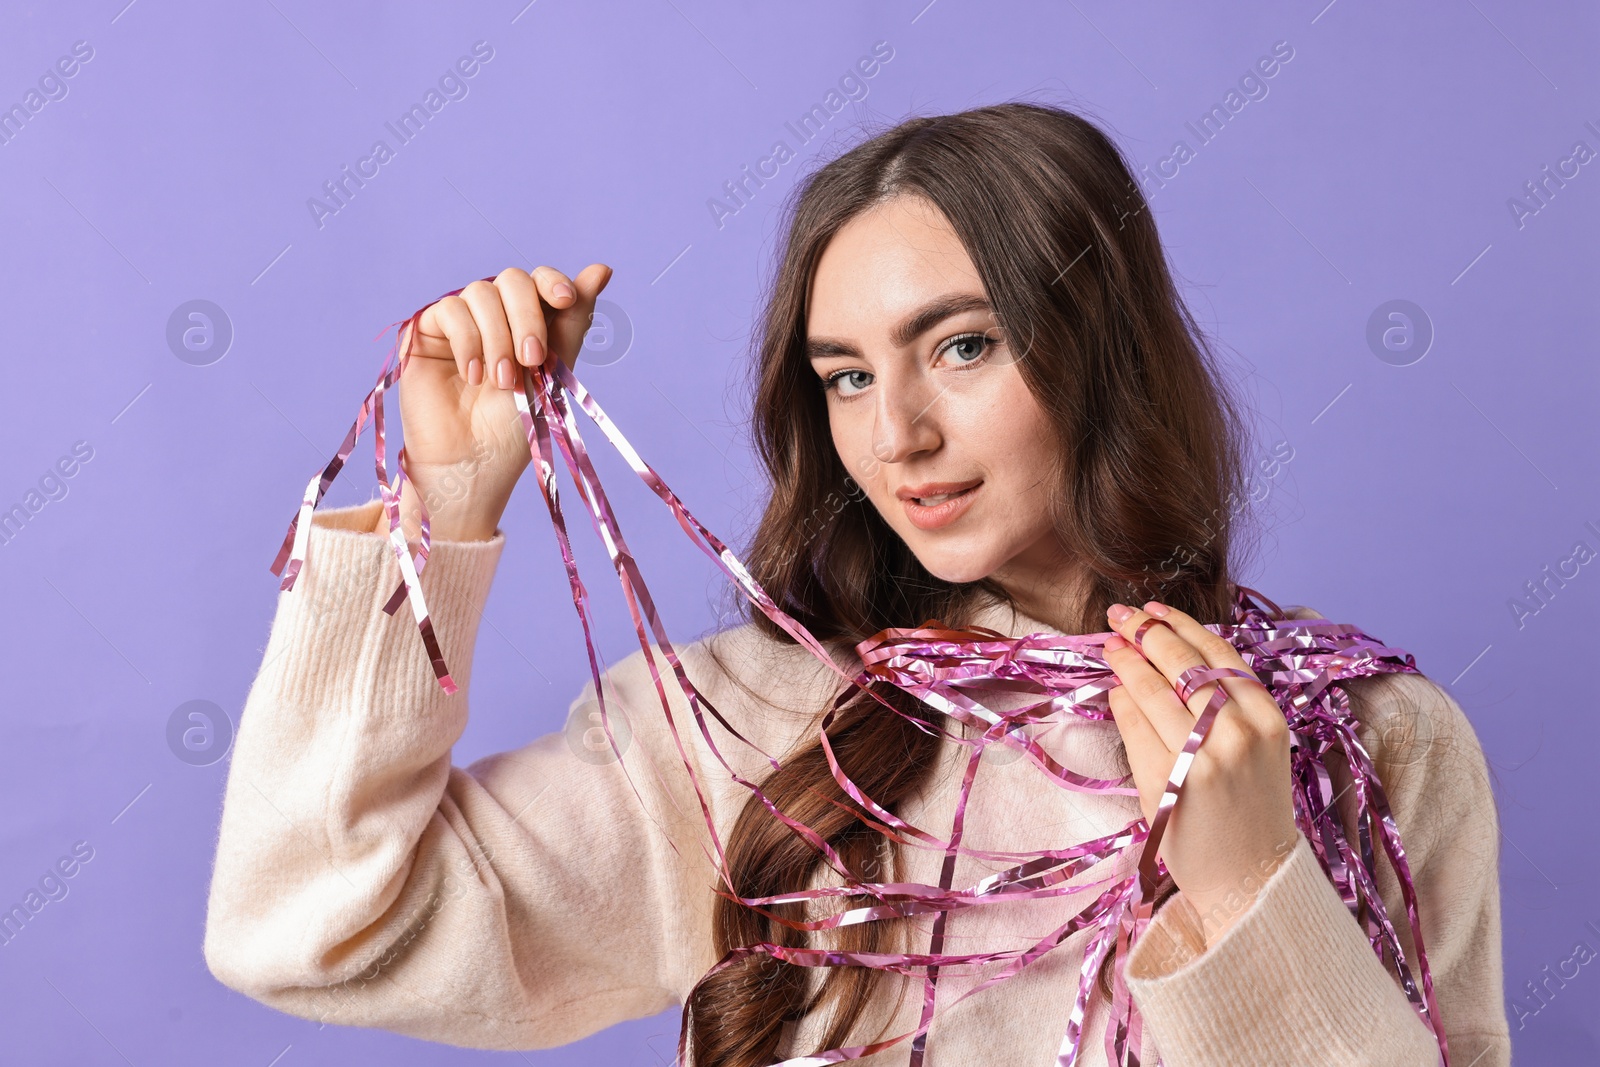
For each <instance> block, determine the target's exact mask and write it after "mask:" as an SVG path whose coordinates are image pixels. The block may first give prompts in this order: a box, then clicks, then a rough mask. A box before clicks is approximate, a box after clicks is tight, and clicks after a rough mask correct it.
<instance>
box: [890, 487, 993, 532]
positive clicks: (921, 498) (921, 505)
mask: <svg viewBox="0 0 1600 1067" xmlns="http://www.w3.org/2000/svg"><path fill="white" fill-rule="evenodd" d="M982 485H983V480H982V479H981V478H979V479H975V480H973V481H969V482H927V483H925V484H923V485H908V486H905V487H903V488H901V489H898V490H896V491H895V496H897V497H899V498H900V501H901V505H902V506H903V507H904V508H905V509H906V517H907V518H908V519H910V520H911V524H912V525H913V526H915V527H916V528H917V529H919V530H937V529H939V528H940V527H943V526H948V525H950V524H951V523H953V522H955V521H956V520H957V519H958V518H960V517H961V516H962V515H963V514H965V513H966V510H967V509H968V508H970V507H971V506H972V500H973V498H974V497H975V496H977V495H978V491H979V489H980V488H981V487H982Z"/></svg>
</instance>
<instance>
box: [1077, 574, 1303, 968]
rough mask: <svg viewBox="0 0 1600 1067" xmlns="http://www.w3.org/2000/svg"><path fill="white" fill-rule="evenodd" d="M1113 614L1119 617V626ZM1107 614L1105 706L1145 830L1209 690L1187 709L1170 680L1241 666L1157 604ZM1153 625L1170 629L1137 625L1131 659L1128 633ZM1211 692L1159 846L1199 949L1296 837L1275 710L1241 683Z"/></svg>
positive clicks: (1224, 646)
mask: <svg viewBox="0 0 1600 1067" xmlns="http://www.w3.org/2000/svg"><path fill="white" fill-rule="evenodd" d="M1120 612H1126V614H1124V615H1123V617H1121V618H1118V617H1117V615H1118V614H1119V613H1120ZM1106 615H1107V618H1108V619H1110V621H1111V628H1112V629H1113V630H1114V631H1115V632H1116V634H1118V635H1120V638H1119V637H1118V636H1112V637H1109V638H1107V639H1106V653H1105V658H1106V662H1107V663H1108V664H1110V666H1111V669H1112V670H1113V671H1115V672H1116V675H1117V678H1118V679H1119V680H1121V682H1122V684H1121V685H1120V686H1117V687H1116V688H1115V689H1112V690H1111V691H1110V693H1108V694H1107V699H1108V700H1109V701H1110V704H1111V713H1112V715H1113V716H1114V717H1115V719H1116V723H1117V729H1118V730H1119V731H1120V732H1121V734H1122V742H1123V745H1124V747H1125V748H1126V749H1127V753H1128V763H1129V766H1130V767H1131V768H1132V770H1133V778H1134V784H1135V785H1136V786H1137V787H1138V789H1139V804H1140V807H1141V808H1142V809H1143V812H1144V817H1145V821H1146V822H1150V821H1151V820H1153V819H1154V818H1155V814H1156V809H1157V807H1158V805H1159V804H1160V802H1161V794H1162V793H1163V792H1164V791H1165V790H1166V786H1167V778H1168V777H1169V776H1170V775H1171V774H1172V768H1173V764H1174V763H1175V762H1176V760H1177V757H1178V755H1179V754H1180V753H1181V752H1182V751H1183V746H1184V743H1185V742H1186V741H1187V740H1188V739H1189V733H1190V731H1191V730H1192V729H1193V728H1194V724H1195V721H1196V720H1197V719H1198V718H1199V717H1200V713H1201V712H1202V711H1204V710H1205V707H1206V704H1207V703H1208V702H1209V701H1210V699H1211V695H1212V693H1213V692H1215V690H1216V687H1217V685H1218V683H1217V682H1215V681H1213V682H1207V683H1206V684H1205V685H1203V686H1201V687H1200V688H1198V689H1196V690H1195V691H1194V693H1192V694H1191V695H1190V698H1189V701H1188V706H1187V707H1186V706H1185V705H1184V702H1183V701H1182V700H1180V699H1179V698H1178V692H1177V689H1176V684H1177V680H1178V677H1179V676H1180V675H1182V674H1183V672H1184V671H1186V670H1188V669H1189V668H1191V667H1234V668H1237V669H1239V670H1244V671H1246V672H1248V671H1249V667H1248V666H1247V665H1246V664H1245V662H1244V659H1243V658H1242V657H1241V656H1240V655H1239V652H1238V650H1237V649H1235V648H1234V647H1233V646H1232V645H1231V644H1229V643H1228V642H1227V641H1226V640H1224V639H1223V638H1221V637H1219V636H1218V635H1217V634H1215V633H1213V632H1212V631H1210V630H1207V629H1206V628H1205V627H1204V626H1202V625H1201V624H1200V623H1199V622H1198V621H1196V620H1195V619H1194V618H1192V617H1191V616H1189V615H1185V614H1184V613H1183V612H1181V611H1178V610H1177V609H1176V608H1168V607H1166V606H1165V605H1162V604H1159V603H1157V602H1155V601H1150V602H1149V603H1147V604H1146V605H1145V610H1143V611H1140V610H1136V609H1131V608H1128V607H1127V606H1126V605H1122V604H1113V605H1112V606H1111V609H1110V610H1109V611H1108V612H1107V613H1106ZM1152 617H1156V618H1160V619H1161V620H1162V621H1163V622H1165V623H1167V624H1168V626H1170V629H1169V628H1168V626H1161V625H1153V626H1150V627H1149V628H1148V629H1146V630H1145V632H1144V638H1143V642H1144V645H1143V652H1142V653H1141V651H1140V649H1139V647H1138V646H1136V645H1134V644H1133V636H1134V633H1135V632H1136V631H1137V630H1138V629H1139V626H1140V625H1141V624H1142V623H1143V622H1144V621H1145V620H1146V619H1150V618H1152ZM1221 685H1222V686H1223V688H1224V689H1225V690H1226V691H1227V693H1228V700H1227V702H1226V703H1225V704H1223V705H1222V707H1221V708H1220V709H1218V711H1217V714H1216V718H1215V719H1213V720H1212V723H1211V729H1210V731H1209V732H1208V733H1207V734H1206V738H1205V741H1204V742H1203V743H1202V744H1201V745H1200V748H1199V749H1198V750H1197V751H1196V752H1195V758H1194V763H1193V764H1192V765H1191V766H1190V767H1189V772H1188V775H1187V776H1186V777H1185V778H1184V782H1183V789H1182V792H1181V793H1180V794H1179V797H1178V803H1177V805H1176V806H1175V807H1174V808H1173V810H1172V812H1171V814H1170V815H1169V816H1168V818H1167V825H1166V829H1165V831H1164V833H1163V835H1162V839H1161V844H1160V848H1159V855H1160V857H1161V859H1162V861H1163V862H1164V863H1165V864H1166V866H1167V870H1168V871H1170V872H1171V874H1172V878H1173V881H1175V882H1177V883H1178V888H1179V889H1181V890H1182V891H1183V894H1184V896H1185V897H1186V898H1187V899H1188V901H1189V903H1190V904H1192V905H1194V907H1195V908H1196V909H1197V910H1198V911H1199V913H1200V916H1201V920H1202V922H1203V924H1204V928H1205V933H1206V941H1207V944H1208V945H1209V944H1212V943H1215V941H1216V939H1217V938H1218V937H1219V936H1221V934H1222V932H1223V931H1224V930H1226V929H1227V928H1228V927H1229V926H1230V925H1231V924H1232V923H1233V921H1234V920H1235V919H1237V918H1238V917H1239V916H1240V915H1241V914H1243V913H1244V912H1245V911H1246V910H1248V908H1249V907H1250V905H1251V903H1253V902H1254V901H1255V899H1256V894H1257V893H1258V892H1259V890H1260V888H1261V886H1262V885H1263V884H1265V882H1266V880H1267V878H1269V877H1270V876H1271V874H1272V872H1273V871H1275V870H1277V868H1278V865H1279V864H1281V863H1282V862H1283V860H1284V859H1285V858H1287V856H1288V855H1289V853H1290V852H1291V851H1292V850H1293V848H1294V846H1295V844H1296V834H1297V833H1298V827H1297V826H1296V825H1295V821H1294V799H1293V794H1292V791H1291V782H1290V773H1289V740H1290V738H1289V726H1288V723H1287V722H1286V721H1285V719H1284V716H1283V712H1282V711H1280V710H1279V708H1278V705H1277V702H1276V701H1275V700H1274V699H1273V697H1272V695H1271V694H1270V693H1269V692H1267V690H1266V688H1265V687H1263V686H1262V685H1261V684H1260V683H1258V682H1256V681H1254V680H1253V679H1251V678H1240V677H1234V676H1229V677H1225V678H1224V679H1223V680H1222V682H1221Z"/></svg>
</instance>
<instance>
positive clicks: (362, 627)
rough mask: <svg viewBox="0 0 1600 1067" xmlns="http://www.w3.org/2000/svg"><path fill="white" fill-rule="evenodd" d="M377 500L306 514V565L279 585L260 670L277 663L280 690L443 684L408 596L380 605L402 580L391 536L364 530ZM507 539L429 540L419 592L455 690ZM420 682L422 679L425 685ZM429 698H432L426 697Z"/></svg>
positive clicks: (309, 696) (294, 695)
mask: <svg viewBox="0 0 1600 1067" xmlns="http://www.w3.org/2000/svg"><path fill="white" fill-rule="evenodd" d="M382 506H383V505H382V503H381V502H380V501H371V502H369V503H367V504H363V505H360V506H357V507H350V508H333V509H327V510H319V511H317V512H316V513H315V515H314V516H313V521H312V527H311V535H310V538H309V542H308V544H307V548H306V561H305V566H304V567H302V568H301V571H300V576H299V577H298V578H297V579H296V581H295V585H294V588H293V589H290V590H287V591H285V592H283V593H280V594H279V600H278V612H277V617H276V619H275V620H274V622H273V627H272V639H271V641H270V642H269V644H268V647H267V653H266V661H265V664H264V666H263V672H264V673H265V672H266V671H268V670H275V671H276V673H277V674H278V677H277V678H275V679H274V682H275V686H276V689H277V691H278V693H279V694H280V695H281V696H282V697H284V698H286V699H289V700H295V701H297V702H298V701H300V700H321V699H323V698H325V697H326V696H327V695H328V693H327V690H328V687H329V686H330V685H336V686H346V685H358V684H359V685H378V686H382V687H388V686H401V687H403V688H404V689H407V690H411V689H413V688H414V687H416V688H420V690H421V691H420V692H418V693H417V695H418V696H419V697H421V696H424V694H425V693H426V692H427V690H428V689H431V690H432V691H433V695H434V697H436V698H443V697H444V696H445V694H444V691H443V690H442V689H441V688H440V687H439V684H438V682H437V681H436V680H435V679H434V674H433V668H432V665H431V664H430V663H429V660H428V656H427V652H426V649H425V647H424V645H423V641H422V635H421V633H420V632H419V631H418V627H417V621H416V617H415V615H413V613H412V610H411V606H410V604H409V603H402V604H401V605H400V607H399V608H397V609H396V610H395V613H394V614H393V615H385V614H384V612H383V606H384V605H385V604H386V603H388V601H389V597H390V596H391V595H392V594H393V593H394V591H395V590H396V589H397V588H398V587H399V586H400V581H401V579H400V566H399V564H398V563H397V562H396V560H395V557H394V549H393V547H392V546H391V544H390V541H389V539H388V538H387V537H386V536H383V535H381V534H375V533H371V532H369V531H370V530H371V529H372V527H373V525H374V524H375V523H376V522H377V519H378V513H379V510H380V509H381V508H382ZM504 547H505V537H504V535H503V534H501V533H499V532H498V531H497V532H496V533H495V536H494V537H493V538H492V539H491V540H488V541H435V542H434V543H433V545H432V546H431V548H430V551H429V558H428V561H427V563H426V564H425V565H424V567H423V569H422V574H421V585H422V592H423V597H424V600H425V601H426V602H427V608H428V614H429V617H430V618H431V620H432V623H433V629H434V633H435V634H436V635H437V637H438V639H439V646H440V649H441V651H442V652H443V654H444V659H445V663H446V665H447V667H448V668H449V670H450V674H451V677H452V678H453V679H454V681H455V682H456V684H457V685H458V686H459V687H460V688H461V689H463V690H465V688H466V684H467V679H468V677H469V676H470V674H471V669H472V651H473V645H474V643H475V640H476V637H477V631H478V623H479V620H480V619H481V618H482V615H483V606H484V603H485V601H487V599H488V596H489V587H490V584H491V583H492V581H493V579H494V571H495V567H496V565H497V564H498V563H499V560H500V553H501V551H502V550H503V549H504ZM419 683H426V685H425V686H421V685H419ZM430 699H431V698H430Z"/></svg>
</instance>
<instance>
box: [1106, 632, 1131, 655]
mask: <svg viewBox="0 0 1600 1067" xmlns="http://www.w3.org/2000/svg"><path fill="white" fill-rule="evenodd" d="M1127 647H1128V642H1127V641H1125V640H1123V637H1122V635H1121V634H1112V635H1111V636H1110V637H1108V638H1106V651H1107V652H1115V651H1116V650H1117V649H1119V648H1127Z"/></svg>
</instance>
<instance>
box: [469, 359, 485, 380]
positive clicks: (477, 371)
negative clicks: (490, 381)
mask: <svg viewBox="0 0 1600 1067" xmlns="http://www.w3.org/2000/svg"><path fill="white" fill-rule="evenodd" d="M467 384H468V385H482V384H483V360H481V359H475V360H473V361H472V362H470V363H468V364H467Z"/></svg>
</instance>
